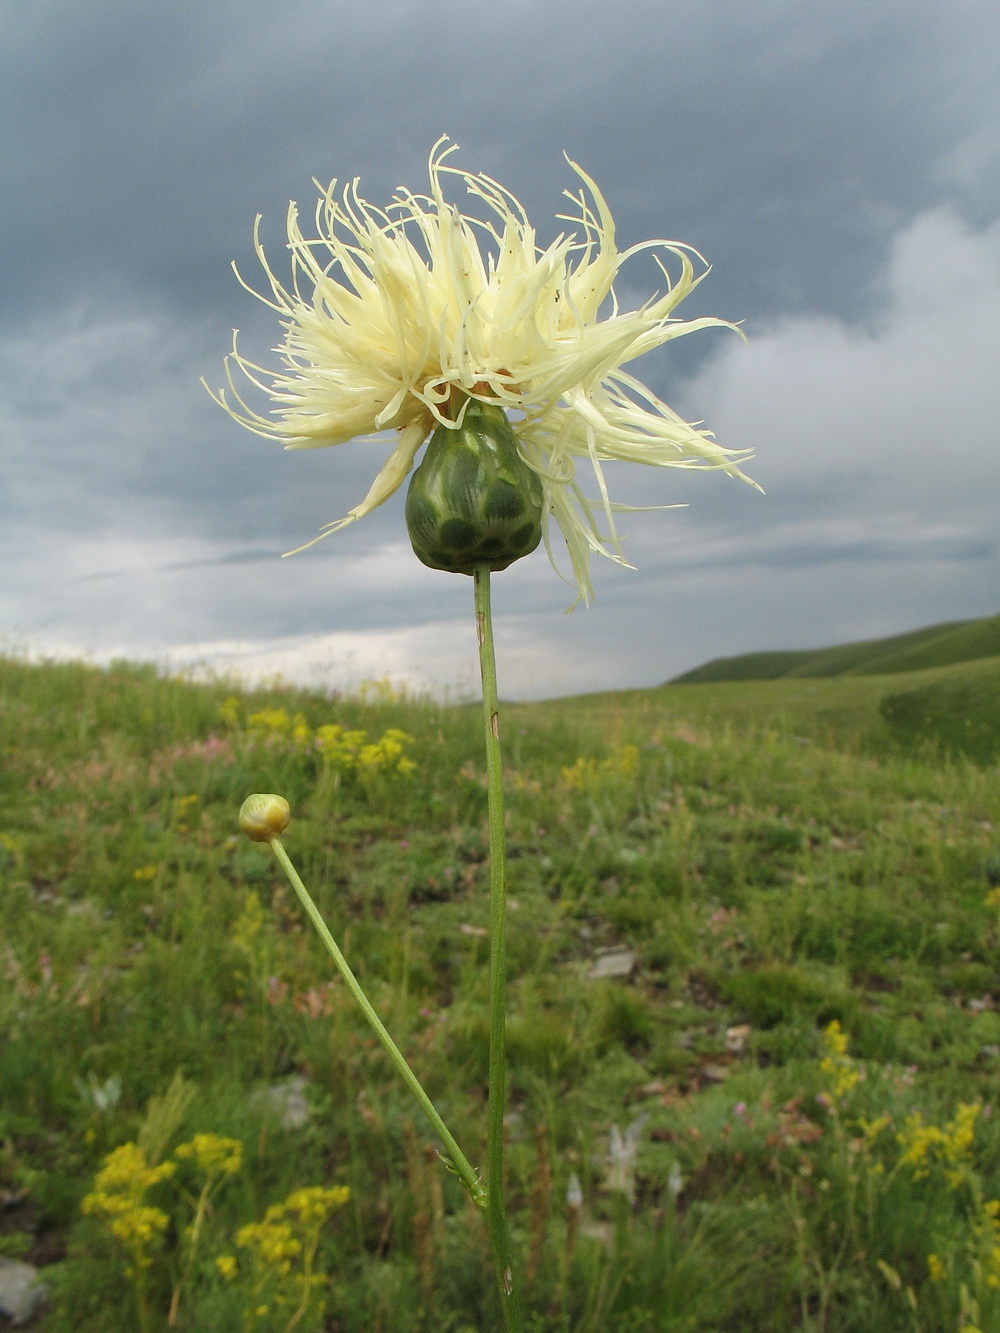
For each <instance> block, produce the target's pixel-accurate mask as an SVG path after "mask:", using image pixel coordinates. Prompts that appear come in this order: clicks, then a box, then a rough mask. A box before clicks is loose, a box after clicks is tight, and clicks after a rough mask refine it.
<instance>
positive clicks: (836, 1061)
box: [820, 1018, 861, 1104]
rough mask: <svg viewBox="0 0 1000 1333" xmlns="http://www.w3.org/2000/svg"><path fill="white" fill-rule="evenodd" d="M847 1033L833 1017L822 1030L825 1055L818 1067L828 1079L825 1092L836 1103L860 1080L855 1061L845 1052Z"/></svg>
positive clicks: (859, 1072)
mask: <svg viewBox="0 0 1000 1333" xmlns="http://www.w3.org/2000/svg"><path fill="white" fill-rule="evenodd" d="M847 1044H848V1037H847V1033H846V1032H845V1031H844V1030H843V1028H842V1027H841V1026H840V1023H839V1021H838V1020H837V1019H836V1018H835V1019H834V1020H833V1022H832V1023H830V1024H828V1025H827V1027H826V1028H825V1029H824V1032H823V1045H824V1047H825V1048H826V1055H825V1056H824V1058H823V1060H822V1061H821V1062H820V1069H821V1070H822V1071H823V1073H824V1074H825V1075H826V1077H827V1079H828V1083H827V1089H826V1093H827V1096H828V1097H829V1098H830V1100H831V1101H832V1102H833V1103H834V1104H836V1103H837V1102H839V1101H840V1100H841V1099H842V1098H844V1097H846V1096H847V1094H848V1093H849V1092H851V1091H853V1089H854V1088H855V1087H857V1085H858V1083H859V1082H860V1080H861V1071H860V1069H859V1068H858V1066H857V1064H856V1062H855V1061H854V1060H852V1059H851V1057H850V1056H849V1055H848V1054H847Z"/></svg>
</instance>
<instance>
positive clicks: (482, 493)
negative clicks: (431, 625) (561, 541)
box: [406, 398, 542, 574]
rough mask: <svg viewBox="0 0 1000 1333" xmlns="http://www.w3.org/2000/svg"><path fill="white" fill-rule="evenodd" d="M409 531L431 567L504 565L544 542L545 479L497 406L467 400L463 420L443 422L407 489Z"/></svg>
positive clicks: (458, 570) (470, 569)
mask: <svg viewBox="0 0 1000 1333" xmlns="http://www.w3.org/2000/svg"><path fill="white" fill-rule="evenodd" d="M406 528H407V531H408V532H409V534H410V543H411V545H412V546H413V550H414V551H415V553H416V556H417V559H418V560H421V561H422V562H423V563H424V564H425V565H429V566H430V568H431V569H445V570H450V571H451V572H452V573H454V574H472V573H474V572H475V567H476V565H482V564H485V565H488V566H489V568H490V569H491V570H500V569H506V568H507V566H508V565H510V564H513V562H514V561H515V560H520V558H521V556H522V555H529V554H530V553H531V552H532V551H533V550H534V549H535V547H536V546H537V545H538V543H539V542H540V541H541V539H542V483H541V481H540V480H539V478H538V476H537V474H536V473H534V472H532V470H531V468H530V467H528V465H527V463H525V461H524V460H523V459H522V457H521V455H520V454H519V453H518V451H517V437H516V436H515V434H514V431H513V429H512V427H511V424H510V422H509V421H508V420H507V417H506V414H505V413H504V412H503V410H502V409H501V408H499V407H496V406H494V405H492V404H489V403H480V402H479V401H478V400H477V399H475V398H473V399H470V400H469V403H468V405H467V406H466V409H465V416H464V418H463V420H462V425H461V426H460V427H459V428H458V429H457V430H456V429H454V428H451V427H448V426H438V428H437V430H436V431H435V432H434V434H433V435H432V436H431V438H430V442H429V444H428V445H427V452H426V453H425V454H424V457H423V461H422V462H421V464H420V466H419V467H418V468H417V470H416V472H414V474H413V476H412V477H411V479H410V488H409V490H408V491H407V493H406Z"/></svg>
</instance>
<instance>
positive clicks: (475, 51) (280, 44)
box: [0, 0, 1000, 698]
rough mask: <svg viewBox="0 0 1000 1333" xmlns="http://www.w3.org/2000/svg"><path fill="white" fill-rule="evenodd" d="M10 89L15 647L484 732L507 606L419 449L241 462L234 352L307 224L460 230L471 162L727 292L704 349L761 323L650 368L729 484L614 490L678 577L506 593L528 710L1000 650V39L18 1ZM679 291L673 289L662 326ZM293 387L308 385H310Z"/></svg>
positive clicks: (732, 13)
mask: <svg viewBox="0 0 1000 1333" xmlns="http://www.w3.org/2000/svg"><path fill="white" fill-rule="evenodd" d="M3 9H4V25H3V26H4V41H3V43H2V47H0V123H2V124H3V126H4V133H3V135H2V138H0V164H2V165H0V182H2V185H0V250H2V263H0V288H2V291H0V513H2V516H3V521H2V525H0V559H2V561H3V567H4V570H5V577H4V578H3V581H2V585H0V644H2V646H3V647H4V648H6V649H7V650H15V649H16V650H20V651H34V652H41V653H53V654H54V653H67V652H69V653H79V654H83V655H89V656H91V657H93V658H94V659H97V660H101V659H104V658H106V657H108V656H109V655H131V656H136V657H139V656H142V657H152V658H155V659H157V660H159V661H162V662H173V663H185V662H208V663H215V664H218V665H221V666H224V667H226V668H230V669H238V670H240V671H241V672H244V673H246V674H248V675H252V674H253V673H255V672H261V671H274V670H281V671H283V672H284V673H285V674H287V675H289V676H294V677H297V678H298V679H300V680H303V681H305V682H308V683H313V684H328V685H337V686H343V685H350V684H352V683H355V684H356V683H357V682H358V681H360V680H362V679H364V678H366V677H372V676H382V675H385V674H389V675H391V676H393V677H394V678H396V679H399V680H406V681H409V682H411V683H414V684H417V685H421V686H425V687H426V686H430V687H435V688H448V689H451V690H452V691H457V692H464V693H468V692H471V689H472V687H473V684H474V679H475V668H474V640H473V635H472V632H471V624H470V622H471V596H472V593H471V582H470V580H468V579H466V578H463V577H461V576H455V575H449V574H440V573H434V572H432V571H430V570H427V569H425V568H424V567H423V566H422V565H420V564H419V563H418V562H417V560H416V558H415V557H414V556H413V555H412V554H411V552H410V550H409V546H408V543H407V541H406V537H405V531H404V528H403V521H402V493H400V495H398V496H397V497H396V498H395V500H394V501H392V502H390V503H389V504H387V505H385V506H384V507H383V508H382V509H380V510H379V511H377V513H376V514H374V515H373V516H372V517H370V518H369V519H367V520H365V521H364V522H363V523H360V524H357V525H355V526H353V527H351V528H350V529H348V530H346V531H344V532H342V533H340V534H338V535H336V536H334V537H331V538H330V539H329V540H327V541H325V542H323V543H321V544H320V545H319V546H317V547H315V548H313V549H312V550H311V551H309V552H307V553H305V554H303V555H299V556H296V557H293V558H291V559H288V560H281V559H280V558H279V557H280V555H281V553H282V552H283V551H286V550H288V549H289V548H291V547H294V546H298V545H300V544H301V543H302V542H303V541H306V540H308V539H309V538H310V537H312V536H313V535H314V534H315V532H316V531H317V529H318V528H319V527H320V526H321V525H322V524H323V523H325V522H328V521H329V520H331V519H334V518H337V517H340V516H342V515H343V514H344V513H345V512H346V511H347V510H348V509H350V508H351V507H352V506H353V505H355V504H356V503H357V502H358V501H359V500H360V498H361V497H362V496H363V494H364V493H365V491H366V490H367V487H368V484H369V482H370V480H371V478H372V476H373V475H374V472H375V471H376V470H377V467H378V466H379V465H380V462H381V460H382V459H383V458H384V456H385V454H386V452H387V447H386V445H384V444H382V443H373V442H370V441H369V442H362V443H353V444H349V445H344V446H340V447H337V448H336V449H329V450H316V451H307V452H296V453H284V452H282V450H281V449H280V448H279V446H277V445H275V444H271V443H268V442H267V441H264V440H261V439H258V438H257V437H255V436H253V435H251V434H249V433H248V432H246V431H243V430H241V429H240V428H239V427H238V426H236V425H234V424H233V423H232V422H231V421H230V420H229V419H228V418H227V417H226V416H224V415H223V413H222V412H221V411H219V409H218V408H217V407H216V406H214V404H213V403H212V401H211V399H210V398H209V397H208V395H207V393H206V392H205V390H204V389H203V388H202V387H201V385H200V384H199V377H200V376H203V375H204V376H205V377H206V378H207V379H208V380H209V382H210V383H212V384H219V383H221V382H222V357H223V355H224V353H225V352H226V351H227V350H228V347H229V344H230V341H231V336H232V330H233V329H234V328H239V329H240V330H241V338H242V339H245V340H246V346H247V348H248V349H249V350H251V351H258V352H260V353H261V354H262V355H267V349H268V348H270V347H272V346H273V345H274V344H275V343H276V342H277V341H278V338H279V331H278V328H277V324H276V321H275V317H274V316H273V315H271V314H270V313H269V312H268V311H267V310H266V309H265V308H264V307H263V306H261V305H260V304H259V303H258V302H255V301H254V300H253V298H252V297H250V296H249V295H248V294H247V293H246V292H245V291H243V290H242V289H241V288H240V286H239V285H238V283H237V282H236V279H235V278H234V276H233V273H232V271H231V268H230V263H231V261H233V260H235V261H236V262H237V264H238V265H239V266H240V269H241V271H242V272H243V273H244V274H245V275H246V276H247V277H248V279H252V280H255V279H256V276H257V270H256V260H255V258H254V254H253V246H252V228H253V221H254V217H255V215H256V214H257V213H260V214H262V215H263V219H264V221H263V224H262V234H263V237H264V240H265V243H266V245H267V248H268V250H269V253H270V254H271V255H272V256H273V257H275V259H274V262H275V267H276V268H279V269H280V266H281V255H282V245H283V242H284V221H285V214H286V211H287V206H288V201H289V200H290V199H296V200H298V201H299V202H300V204H301V205H302V211H303V214H304V215H308V214H309V213H310V212H311V206H312V201H313V199H314V197H315V191H314V187H313V185H312V178H313V177H317V178H319V179H321V180H322V181H323V182H324V183H325V182H327V181H329V180H330V179H332V178H333V177H338V178H340V179H341V180H349V179H350V178H352V177H354V176H360V177H361V186H362V192H363V193H364V194H365V196H366V197H367V198H368V199H370V200H372V201H373V202H387V201H388V200H389V198H390V196H391V194H392V192H393V191H394V189H395V188H396V187H397V186H398V185H400V184H406V185H409V186H410V187H412V188H413V189H416V190H419V189H421V188H422V187H423V186H424V185H425V183H426V161H427V156H428V152H429V150H430V148H431V145H432V144H433V143H434V141H435V140H436V139H437V138H438V137H439V136H440V135H441V134H447V135H449V136H450V138H451V139H452V140H454V141H456V142H457V143H458V144H459V145H460V153H459V154H458V155H457V157H456V158H455V159H452V160H453V161H457V163H458V164H459V165H461V166H463V167H465V168H467V169H468V170H471V171H482V172H485V173H487V174H489V175H491V176H493V177H495V178H496V179H498V180H500V181H502V182H503V183H504V184H505V185H506V186H508V187H509V188H510V189H511V190H512V191H513V192H514V193H515V194H516V195H517V196H518V197H519V198H520V199H521V200H522V202H523V203H524V204H525V206H526V207H527V209H528V211H529V213H530V215H531V217H532V220H533V221H534V222H535V225H536V227H537V229H538V232H539V237H540V240H541V241H542V242H543V243H547V242H548V241H549V240H551V239H553V238H554V236H555V235H556V233H557V231H558V230H559V228H560V225H561V224H558V223H556V222H555V220H554V219H555V214H556V213H558V212H561V211H563V206H564V201H561V197H560V196H561V192H562V190H563V189H565V188H567V187H571V186H572V185H573V184H574V177H573V175H572V173H571V172H570V170H569V168H568V167H567V165H566V162H565V158H564V156H563V154H564V152H565V153H567V154H569V156H570V157H572V158H573V159H574V160H575V161H577V162H579V163H580V164H581V165H582V166H583V167H584V168H585V169H586V170H587V171H588V172H589V173H590V174H591V175H592V176H593V177H594V179H595V180H596V181H597V182H598V183H599V185H600V187H601V189H602V190H603V192H604V194H605V196H606V198H607V200H608V202H609V204H610V206H611V208H612V211H613V212H614V214H615V217H616V221H617V224H618V236H619V242H620V244H621V245H622V246H623V247H624V246H626V245H630V244H633V243H635V242H638V241H642V240H645V239H648V238H651V237H664V236H666V237H671V238H674V239H679V240H683V241H686V242H688V243H690V244H691V245H693V246H695V247H696V248H697V249H698V250H699V251H701V253H702V254H704V255H705V256H706V257H707V258H708V259H709V260H710V262H711V263H712V265H713V269H712V273H711V274H710V276H709V277H708V278H707V279H706V281H705V282H704V283H703V284H702V285H701V286H700V287H699V288H698V290H697V291H696V292H695V293H694V295H693V296H692V297H691V298H690V299H689V301H688V302H687V303H686V304H685V306H683V307H682V308H681V310H680V312H679V313H680V314H681V315H683V316H685V317H687V318H693V317H696V316H699V315H719V316H722V317H724V318H726V319H730V320H734V321H742V322H743V327H744V329H745V331H746V334H747V336H748V343H747V344H746V345H744V344H743V343H742V342H741V341H740V340H739V339H738V338H736V337H735V336H733V335H732V334H730V333H727V332H726V331H724V330H709V331H705V332H701V333H697V334H694V335H692V336H691V337H690V338H688V339H684V340H682V341H680V342H677V343H674V344H672V346H671V348H670V349H664V350H663V351H662V352H657V353H653V354H652V355H650V356H649V357H647V358H645V359H644V360H643V361H642V362H641V363H639V364H638V365H637V366H636V367H635V369H636V372H637V373H639V374H640V375H641V377H642V378H643V379H645V380H646V382H647V383H649V384H650V385H651V386H652V387H653V388H654V389H655V390H656V391H657V392H658V393H659V394H660V395H661V396H662V397H664V398H665V399H666V400H667V401H668V402H669V403H670V404H671V405H672V406H674V407H675V408H676V409H677V410H679V411H681V412H682V413H684V414H685V415H687V416H688V417H689V419H699V420H704V421H705V423H706V425H707V426H708V427H710V428H711V429H712V430H713V431H714V432H715V434H716V436H717V438H718V439H719V441H720V443H723V444H725V445H727V446H729V447H732V448H739V449H744V448H753V449H755V450H756V452H757V456H756V459H755V461H754V462H753V464H752V465H750V467H749V471H750V472H751V473H752V475H753V476H754V477H755V478H756V479H757V480H758V481H759V482H760V483H761V484H762V485H763V487H764V488H765V491H766V495H765V496H761V495H760V494H758V493H757V492H755V491H753V490H751V489H750V488H749V487H747V486H744V485H742V484H741V483H739V482H737V481H733V480H731V479H729V478H727V477H725V476H722V475H715V474H705V475H702V476H697V475H694V476H692V475H689V474H686V473H679V472H676V471H673V470H671V471H667V472H663V473H656V472H653V471H652V470H646V469H632V470H631V471H628V470H625V471H616V469H615V468H613V467H612V468H611V469H609V473H610V480H611V485H612V490H613V492H614V494H615V495H616V497H617V498H621V499H623V500H628V501H631V502H633V503H646V504H657V505H670V504H683V505H684V506H685V507H684V508H679V509H674V510H667V511H662V510H661V511H658V512H651V513H648V514H637V515H629V516H628V519H627V522H624V523H623V528H624V530H625V531H626V533H627V542H626V553H627V555H628V556H629V557H630V559H631V561H632V563H633V564H634V565H635V566H636V569H635V570H634V571H633V570H628V569H621V568H618V567H616V566H614V565H612V564H610V563H609V562H606V561H602V562H600V566H601V567H600V568H598V569H596V570H595V573H596V576H597V577H596V583H597V601H596V603H595V604H594V605H593V606H591V607H590V608H589V609H580V610H577V611H574V612H573V613H572V614H571V615H566V614H564V611H565V608H566V606H567V605H568V604H569V602H570V601H571V600H572V594H571V592H570V590H569V589H568V588H567V587H566V586H565V585H564V584H563V583H561V582H560V581H559V579H558V578H557V577H556V575H555V574H554V573H553V571H552V569H551V568H550V566H549V565H548V562H547V560H546V558H545V556H544V554H543V553H542V552H537V553H536V554H535V555H534V556H532V557H530V558H529V559H526V560H523V561H521V562H519V564H517V565H516V566H514V567H513V568H511V569H510V570H509V571H507V572H506V573H505V574H502V575H500V576H498V577H497V578H496V580H495V591H494V604H495V609H496V611H497V614H498V617H499V622H498V636H499V653H500V659H501V662H500V672H501V689H502V692H503V693H505V694H507V695H509V696H519V697H522V698H531V697H542V696H547V695H556V694H565V693H570V692H578V691H584V690H595V689H601V688H607V687H611V686H616V687H628V686H643V685H651V684H656V683H658V682H661V681H663V680H664V679H666V678H668V677H670V676H672V675H675V674H677V673H678V672H680V671H683V670H685V669H687V668H689V667H692V666H694V665H696V664H698V663H699V662H702V661H704V660H706V659H709V658H711V657H715V656H720V655H729V654H734V653H740V652H745V651H750V650H756V649H767V648H790V647H812V646H819V645H822V644H826V643H833V642H838V641H843V640H847V639H854V638H861V637H873V636H877V635H882V634H888V633H893V632H897V631H902V630H905V629H909V628H914V627H916V626H919V625H924V624H929V623H932V622H935V621H941V620H950V619H959V618H964V617H970V616H980V615H988V614H994V613H996V612H997V611H998V610H1000V530H998V529H1000V518H998V516H1000V502H998V500H1000V374H998V373H997V371H998V368H1000V13H998V10H997V7H996V3H995V0H921V2H920V3H917V4H915V3H913V0H878V2H877V3H875V4H872V3H864V2H862V0H856V2H855V0H754V2H753V3H750V4H748V3H747V2H746V0H700V3H698V4H696V5H692V4H689V3H680V0H619V3H618V4H616V5H613V6H612V5H607V4H605V3H598V0H532V3H528V2H527V0H489V3H486V2H485V0H483V2H480V0H373V3H372V5H370V6H367V7H366V8H365V9H364V11H362V8H361V6H359V5H356V4H354V3H347V2H346V0H282V3H280V4H274V3H273V0H268V3H263V0H212V3H210V4H207V5H203V6H194V5H190V4H188V3H185V2H183V0H144V3H142V4H136V3H135V2H134V0H31V3H30V4H24V3H14V0H7V3H6V4H5V5H4V6H3ZM655 290H656V273H655V270H653V269H650V268H646V267H644V266H643V263H642V261H641V260H637V261H636V264H635V267H634V269H631V270H626V273H625V283H624V284H623V286H622V288H621V290H620V293H619V294H620V297H621V299H622V303H623V304H628V305H633V304H636V303H638V302H641V301H642V300H644V299H646V298H647V297H648V296H649V295H651V294H652V293H653V292H654V291H655ZM270 360H271V361H272V362H274V361H276V358H273V357H272V358H270Z"/></svg>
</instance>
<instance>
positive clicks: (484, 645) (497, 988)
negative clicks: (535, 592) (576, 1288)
mask: <svg viewBox="0 0 1000 1333" xmlns="http://www.w3.org/2000/svg"><path fill="white" fill-rule="evenodd" d="M473 581H474V584H475V598H476V635H477V637H478V639H479V667H480V671H481V673H482V678H483V721H484V724H485V732H486V783H487V795H488V805H489V821H490V1062H489V1104H488V1122H489V1123H488V1127H487V1139H486V1221H487V1225H488V1227H489V1232H490V1243H491V1246H492V1249H493V1263H494V1266H495V1268H496V1275H497V1286H498V1287H499V1290H500V1303H501V1306H502V1307H503V1317H504V1327H505V1328H506V1330H507V1333H521V1329H522V1325H521V1311H520V1307H519V1305H518V1300H517V1295H516V1293H515V1291H514V1278H513V1269H512V1263H511V1248H510V1233H509V1231H508V1228H507V1215H506V1212H505V1210H504V1199H503V1192H504V1183H503V1147H504V1143H503V1137H504V1136H503V1119H504V1108H505V1104H506V1077H507V1057H506V1006H505V1003H504V992H505V989H506V982H507V927H506V915H507V847H506V835H505V832H504V804H503V759H502V756H501V751H500V712H499V708H500V705H499V701H498V699H497V668H496V657H495V654H494V651H493V616H492V612H491V609H490V568H489V565H485V564H480V565H477V566H476V569H475V574H474V576H473Z"/></svg>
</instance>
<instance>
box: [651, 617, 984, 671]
mask: <svg viewBox="0 0 1000 1333" xmlns="http://www.w3.org/2000/svg"><path fill="white" fill-rule="evenodd" d="M986 657H1000V615H996V616H985V617H983V618H982V619H980V620H952V621H946V622H945V623H944V624H941V625H928V626H927V627H925V628H924V629H917V630H910V631H909V632H908V633H906V634H894V635H892V636H890V637H889V638H886V639H865V640H863V641H861V642H859V643H845V644H838V645H835V646H833V647H830V648H815V649H804V650H802V651H799V652H793V651H789V652H768V653H744V654H742V655H741V656H739V657H718V658H715V659H714V660H713V661H711V662H706V663H704V664H703V665H702V666H699V667H695V668H694V670H693V671H687V672H685V673H684V674H683V675H681V676H676V677H675V678H674V679H673V680H672V681H671V682H670V683H671V684H672V685H696V684H707V683H709V682H714V681H727V680H728V681H733V680H743V681H745V680H788V679H795V678H801V677H818V676H882V675H893V674H895V673H896V672H903V671H922V670H926V669H927V668H929V667H940V666H952V665H954V664H956V663H959V662H973V661H978V660H979V659H981V658H986Z"/></svg>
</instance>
